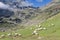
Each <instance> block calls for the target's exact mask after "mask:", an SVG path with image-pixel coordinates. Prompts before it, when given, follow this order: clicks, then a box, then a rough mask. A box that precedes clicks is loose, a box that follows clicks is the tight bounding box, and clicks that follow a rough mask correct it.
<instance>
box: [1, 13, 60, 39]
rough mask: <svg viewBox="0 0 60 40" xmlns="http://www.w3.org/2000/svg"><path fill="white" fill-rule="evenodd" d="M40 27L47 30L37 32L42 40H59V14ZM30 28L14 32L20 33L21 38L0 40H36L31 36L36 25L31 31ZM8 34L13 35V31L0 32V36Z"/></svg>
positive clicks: (35, 37)
mask: <svg viewBox="0 0 60 40" xmlns="http://www.w3.org/2000/svg"><path fill="white" fill-rule="evenodd" d="M51 24H54V26H52V25H51ZM40 25H42V27H46V28H47V30H42V31H39V32H38V33H39V36H42V37H43V39H42V40H60V13H59V14H57V15H56V16H53V17H51V18H49V19H48V20H46V21H45V22H44V23H42V24H40ZM30 28H31V27H28V28H26V29H18V30H17V31H15V32H17V33H21V34H22V35H23V38H22V37H18V38H17V37H16V38H14V37H8V36H7V37H5V38H2V39H0V40H38V39H37V36H31V34H32V32H33V31H34V29H35V28H36V25H34V26H32V28H33V30H31V29H30ZM8 33H13V34H14V31H12V32H0V35H1V34H8ZM12 38H13V39H12Z"/></svg>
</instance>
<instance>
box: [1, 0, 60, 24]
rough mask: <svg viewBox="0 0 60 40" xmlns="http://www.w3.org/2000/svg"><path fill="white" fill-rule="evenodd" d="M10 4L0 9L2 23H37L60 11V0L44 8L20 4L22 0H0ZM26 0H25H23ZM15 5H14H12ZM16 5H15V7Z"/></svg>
mask: <svg viewBox="0 0 60 40" xmlns="http://www.w3.org/2000/svg"><path fill="white" fill-rule="evenodd" d="M0 1H1V2H3V3H5V4H7V3H8V5H9V6H10V8H8V9H0V17H1V18H0V23H2V22H3V23H10V24H23V25H30V24H37V23H40V22H42V21H44V20H46V19H47V18H49V17H51V16H53V15H56V14H57V13H58V12H60V2H59V0H58V1H54V0H53V1H52V2H51V3H49V4H47V5H46V6H44V7H43V8H40V7H33V6H19V5H20V3H19V2H21V1H12V0H0ZM23 1H25V0H23ZM12 5H13V6H12ZM14 6H15V7H14Z"/></svg>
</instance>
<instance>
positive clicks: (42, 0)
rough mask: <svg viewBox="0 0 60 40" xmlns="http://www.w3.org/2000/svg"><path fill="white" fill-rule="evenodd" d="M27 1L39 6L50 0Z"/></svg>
mask: <svg viewBox="0 0 60 40" xmlns="http://www.w3.org/2000/svg"><path fill="white" fill-rule="evenodd" d="M27 1H28V2H30V3H32V4H33V6H35V7H39V6H44V5H46V4H48V3H49V2H51V1H52V0H27Z"/></svg>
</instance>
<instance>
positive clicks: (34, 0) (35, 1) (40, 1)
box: [0, 0, 52, 9]
mask: <svg viewBox="0 0 60 40" xmlns="http://www.w3.org/2000/svg"><path fill="white" fill-rule="evenodd" d="M51 1H52V0H26V1H22V2H21V4H20V5H21V6H31V5H32V6H34V7H41V6H44V5H46V4H48V3H49V2H51ZM0 8H4V9H7V8H10V5H7V4H4V3H3V2H0Z"/></svg>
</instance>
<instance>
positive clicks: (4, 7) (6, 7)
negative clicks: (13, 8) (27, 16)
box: [0, 2, 9, 9]
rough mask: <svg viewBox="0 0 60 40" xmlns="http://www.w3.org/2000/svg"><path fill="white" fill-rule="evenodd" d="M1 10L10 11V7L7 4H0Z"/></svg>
mask: <svg viewBox="0 0 60 40" xmlns="http://www.w3.org/2000/svg"><path fill="white" fill-rule="evenodd" d="M0 8H2V9H8V8H9V5H6V4H4V3H2V2H0Z"/></svg>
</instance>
